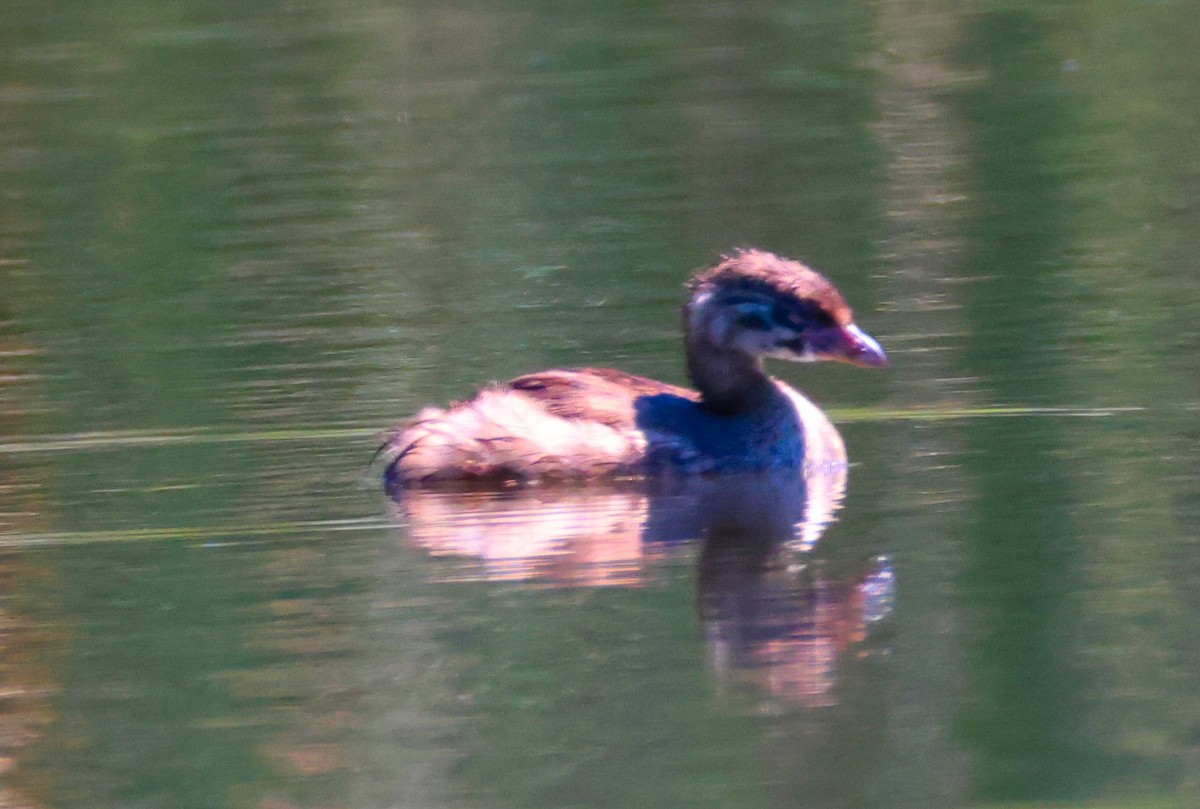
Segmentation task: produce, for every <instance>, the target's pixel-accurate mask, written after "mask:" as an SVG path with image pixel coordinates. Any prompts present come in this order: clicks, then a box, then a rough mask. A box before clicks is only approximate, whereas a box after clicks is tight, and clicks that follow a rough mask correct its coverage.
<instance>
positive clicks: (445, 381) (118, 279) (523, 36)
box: [0, 0, 1200, 809]
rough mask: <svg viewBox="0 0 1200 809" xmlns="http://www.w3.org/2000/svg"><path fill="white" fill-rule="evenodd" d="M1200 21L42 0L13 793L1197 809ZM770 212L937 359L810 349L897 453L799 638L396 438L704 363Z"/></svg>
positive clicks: (770, 587) (14, 544)
mask: <svg viewBox="0 0 1200 809" xmlns="http://www.w3.org/2000/svg"><path fill="white" fill-rule="evenodd" d="M1198 12H1200V7H1198V6H1197V4H1196V3H1195V2H1191V1H1190V0H1179V1H1178V2H1171V0H1159V1H1158V2H1151V1H1149V0H1136V1H1135V0H1112V1H1111V2H1092V3H1079V2H1056V1H1054V0H1049V1H1048V0H1038V2H1033V1H1032V0H1029V1H1028V2H1015V1H1013V2H1000V1H999V0H997V1H996V2H991V1H990V0H982V1H981V2H970V3H964V2H949V1H948V0H946V1H943V0H927V1H922V2H916V1H915V0H909V2H900V1H898V0H874V2H871V3H861V2H850V1H849V0H795V1H794V2H758V1H757V0H749V1H746V0H742V1H741V2H706V1H702V2H694V3H679V2H675V3H641V2H614V3H600V4H597V3H578V2H559V3H538V2H528V3H493V4H483V3H478V4H477V3H465V2H453V0H451V1H450V2H420V1H419V0H418V1H416V2H395V3H392V2H386V1H385V0H363V1H362V2H357V1H355V0H332V2H320V3H318V2H310V1H309V0H288V1H287V2H275V1H273V0H263V1H262V2H257V3H253V4H246V3H240V2H227V1H223V0H218V1H217V2H190V1H189V0H178V1H177V2H171V3H162V2H141V1H140V0H115V1H113V2H106V3H90V4H89V3H51V2H38V1H37V0H30V1H26V0H16V1H15V2H11V3H9V4H8V5H7V6H6V8H5V15H4V16H5V24H4V26H3V27H2V28H0V807H4V809H8V808H9V807H38V808H39V809H40V807H84V806H87V807H91V806H96V807H108V806H112V807H116V806H120V807H152V806H153V807H157V806H163V807H167V806H170V807H225V806H229V807H262V809H290V808H291V807H305V808H307V807H392V806H396V807H401V806H403V807H469V806H487V807H507V806H511V807H530V806H556V807H575V806H578V807H601V806H612V807H640V806H691V807H707V806H712V807H777V806H778V807H784V806H786V807H823V808H824V807H922V808H925V807H961V806H999V805H1003V806H1008V807H1011V806H1021V807H1032V806H1042V805H1044V804H1045V803H1047V802H1051V801H1054V802H1065V803H1064V804H1063V805H1068V806H1086V807H1104V808H1105V809H1134V808H1141V809H1146V808H1148V807H1155V808H1156V809H1157V808H1161V807H1190V806H1195V805H1196V803H1197V800H1198V795H1200V697H1198V696H1197V695H1198V694H1200V645H1198V644H1197V643H1196V637H1197V635H1198V632H1200V584H1197V582H1200V555H1198V554H1197V548H1198V544H1200V530H1198V529H1200V450H1198V449H1197V444H1198V439H1200V422H1198V421H1197V411H1198V409H1200V326H1198V325H1197V324H1200V273H1198V272H1197V268H1196V258H1195V257H1196V255H1197V251H1198V248H1200V216H1198V214H1200V138H1197V136H1196V133H1197V131H1200V29H1198V28H1197V26H1196V22H1195V20H1196V18H1197V17H1196V15H1197V13H1198ZM749 245H756V246H761V247H764V248H768V249H772V250H775V251H778V252H780V253H783V254H786V255H790V256H793V257H796V258H802V259H805V260H807V261H809V262H811V263H813V264H814V265H816V266H818V267H820V268H822V269H823V270H824V271H825V272H827V273H828V274H829V275H830V276H832V277H833V278H834V279H835V280H836V281H837V283H838V285H839V286H840V287H841V289H842V291H843V292H844V293H845V295H846V297H847V299H848V300H849V301H850V303H851V304H852V305H853V306H854V307H855V310H856V316H857V320H858V322H859V323H860V324H861V325H862V326H863V327H864V328H866V329H867V330H868V331H870V332H871V333H872V334H873V335H875V336H876V337H877V338H878V339H879V340H880V342H881V343H882V344H883V345H884V346H885V347H886V348H887V350H888V352H889V354H890V355H891V357H892V361H893V366H892V367H891V368H890V369H888V370H887V371H885V372H870V373H868V372H866V371H863V370H861V369H856V368H851V367H848V366H838V367H828V366H821V367H812V366H809V367H795V366H788V367H775V368H774V369H773V370H774V372H776V373H778V374H779V375H781V376H782V377H784V378H786V379H787V380H788V381H790V382H792V383H794V384H796V385H798V386H800V387H802V388H803V389H804V390H806V391H807V392H808V393H810V394H811V395H812V397H813V398H814V399H816V400H817V401H818V402H820V403H821V404H822V406H824V407H825V408H826V409H827V410H828V412H830V414H831V415H832V416H833V417H834V419H835V420H836V421H837V422H838V423H839V426H840V427H841V428H842V430H843V434H844V436H845V438H846V441H847V445H848V447H849V452H850V456H851V460H852V462H853V464H854V465H853V467H852V469H851V473H850V483H849V489H848V494H847V495H846V499H845V503H844V507H843V510H842V512H841V514H840V519H839V521H838V522H837V523H836V524H834V525H832V526H831V527H829V529H828V531H826V532H825V535H824V537H823V538H822V539H821V542H820V544H819V546H818V548H817V550H816V551H814V552H813V553H812V554H810V555H809V556H808V557H806V559H805V560H804V561H803V564H802V566H803V567H804V568H805V571H806V572H805V573H804V575H803V576H802V577H800V578H789V576H791V574H792V573H794V572H795V571H790V570H789V571H785V572H784V574H781V576H782V578H780V579H778V580H776V579H772V580H771V581H770V582H769V583H768V584H767V585H763V587H764V589H763V590H761V591H756V592H759V594H760V595H762V593H768V591H769V593H768V595H763V596H762V597H763V598H764V599H767V600H768V601H770V603H771V604H781V603H785V602H786V604H787V605H788V606H787V609H791V610H800V611H801V613H802V614H799V615H798V617H795V618H794V622H798V623H799V624H803V625H804V626H805V627H808V631H809V634H808V635H806V638H807V640H806V641H805V644H807V645H804V644H802V645H801V646H792V647H788V648H789V649H790V650H791V651H787V650H785V651H782V652H780V651H779V646H778V644H776V643H774V640H777V638H774V637H773V636H772V638H771V641H772V642H765V641H764V639H763V637H756V636H755V632H760V634H761V633H763V632H766V630H763V629H762V627H763V625H762V624H760V623H757V622H755V621H751V622H750V623H749V624H746V625H740V624H739V626H741V629H740V630H739V631H742V630H744V631H746V632H747V633H749V635H748V639H747V638H742V641H744V642H745V643H746V644H749V645H750V646H752V647H753V649H754V654H752V655H749V657H744V656H743V657H739V658H738V660H736V661H734V663H730V662H729V660H727V659H725V658H724V657H722V651H723V650H727V643H726V640H727V636H726V635H724V634H722V631H718V630H719V629H720V627H719V626H718V624H719V623H720V622H719V621H714V620H712V615H713V613H712V612H711V604H710V611H705V609H700V610H698V608H697V601H698V595H699V594H703V593H707V592H709V591H708V590H707V589H706V587H707V586H708V584H709V583H711V581H712V580H711V579H710V578H706V574H705V571H706V570H707V569H708V568H706V567H705V563H704V561H703V560H702V559H700V558H699V557H700V556H701V555H700V554H699V553H698V551H697V548H696V543H695V542H694V540H695V537H694V536H691V537H689V536H687V535H686V532H683V533H684V534H685V535H683V536H679V537H675V538H674V539H673V541H670V542H667V541H664V542H662V543H658V544H655V545H653V546H652V545H651V543H648V542H646V541H644V537H643V536H642V535H640V534H639V531H640V530H641V529H642V528H643V527H644V526H642V523H641V522H640V520H641V516H639V515H641V514H642V512H641V511H639V509H642V508H643V507H644V504H641V503H640V502H639V501H637V500H636V498H633V499H632V500H631V499H628V498H627V496H626V495H623V494H614V495H613V498H615V499H612V498H610V499H603V498H600V499H589V500H585V501H583V502H581V503H573V504H572V505H571V506H570V509H566V508H565V507H556V508H558V509H559V510H558V511H557V512H556V513H558V514H562V513H570V514H571V515H574V516H575V517H578V518H579V519H590V520H592V521H593V522H598V523H599V524H602V525H604V526H614V525H619V526H623V527H618V528H606V529H605V531H604V532H603V533H605V535H606V536H607V537H609V539H608V540H605V541H604V542H602V543H601V544H600V545H598V546H595V547H594V548H593V546H591V545H589V546H587V547H588V548H593V549H594V550H596V552H595V553H594V554H592V555H590V556H588V555H587V554H585V553H583V552H582V551H579V552H574V551H573V552H572V553H573V554H574V555H572V553H566V552H564V551H563V547H562V546H561V541H560V540H555V541H559V544H557V545H556V544H554V542H551V543H550V545H551V546H552V547H549V550H545V549H542V550H538V551H537V552H536V553H531V554H528V555H522V554H524V553H525V551H521V550H518V551H513V550H512V549H511V548H509V549H508V550H507V551H504V552H503V553H500V552H493V551H491V550H486V549H485V550H481V548H485V546H486V547H487V548H491V547H492V545H488V541H484V542H483V544H482V545H481V544H479V543H476V544H470V543H465V544H464V543H457V544H453V547H451V544H447V543H445V542H443V543H442V544H439V540H438V538H437V537H438V536H441V537H442V538H443V539H444V538H445V536H446V534H445V533H441V534H438V533H437V532H434V535H433V536H432V537H431V535H430V534H428V533H420V532H417V531H415V530H414V529H413V527H412V522H411V519H412V515H411V514H410V515H408V517H407V518H405V517H404V515H400V516H399V517H398V516H397V515H396V514H395V510H394V509H393V508H392V507H391V505H390V504H389V502H388V500H387V499H386V498H385V497H384V495H383V493H382V492H381V491H380V487H379V485H378V472H379V470H378V468H369V467H368V462H369V460H370V456H371V453H372V451H373V450H374V449H375V447H376V445H377V444H378V435H379V433H380V432H381V431H382V430H383V429H385V428H386V427H388V426H389V425H391V424H394V423H396V422H397V421H399V420H400V419H401V418H403V417H404V416H407V415H409V414H411V413H413V412H415V411H416V410H417V409H418V408H419V407H421V406H422V405H423V404H425V403H427V402H444V401H448V400H451V399H456V398H461V397H464V396H466V395H469V393H470V392H471V391H472V389H473V388H474V387H475V386H477V385H478V384H481V383H484V382H486V381H488V380H494V379H504V378H507V377H510V376H513V375H516V374H519V373H522V372H526V371H531V370H536V369H538V368H542V367H548V366H564V365H565V366H579V365H604V366H617V367H621V368H623V369H626V370H629V371H633V372H636V373H642V374H646V375H650V376H654V377H658V378H662V379H666V380H669V381H673V382H684V381H685V379H684V376H683V369H682V351H681V346H680V343H679V335H678V307H679V305H680V304H681V303H682V300H683V290H682V284H683V281H684V280H685V279H686V277H687V275H688V273H689V272H690V271H691V270H693V269H695V268H697V267H700V266H703V265H704V264H706V263H708V262H710V261H711V260H713V259H714V258H715V257H716V256H717V255H719V254H720V252H721V251H723V250H728V249H730V248H732V247H735V246H749ZM622 498H626V499H622ZM437 505H438V504H437V503H436V502H435V503H433V505H432V506H431V507H430V508H432V509H434V510H435V511H436V507H437ZM493 505H494V504H490V505H489V504H487V503H485V504H482V505H480V506H479V508H478V511H477V512H472V511H470V509H466V510H464V508H465V507H463V506H462V505H461V504H458V505H455V506H454V508H452V509H450V510H449V512H448V513H449V517H447V512H446V511H437V513H436V515H435V516H434V517H432V518H431V519H433V520H434V524H435V525H436V524H439V523H437V522H436V521H437V520H439V519H440V520H444V519H451V518H452V519H453V520H458V521H459V523H458V524H461V523H463V522H464V521H465V523H466V524H467V526H468V528H469V529H470V531H471V532H474V533H473V534H472V536H475V537H476V538H477V539H478V538H479V537H483V538H484V540H489V538H490V540H491V541H493V543H492V544H493V545H494V544H495V540H496V539H497V537H498V534H497V533H496V531H497V529H496V528H495V525H494V522H489V520H490V519H491V518H490V517H489V512H488V509H489V508H491V507H492V506H493ZM428 513H432V512H428ZM580 514H583V515H584V516H583V517H579V515H580ZM588 515H590V516H588ZM622 515H624V516H622ZM622 520H623V522H622ZM594 529H595V526H594V525H591V524H589V527H588V528H586V529H582V530H580V531H578V532H577V533H579V534H588V533H589V532H592V533H595V531H594ZM560 539H561V537H560ZM675 540H677V541H675ZM571 547H575V546H571ZM496 553H500V555H502V556H503V557H504V559H506V560H508V562H506V564H504V565H499V566H497V565H496V564H493V563H492V562H491V561H489V560H488V559H486V558H485V557H487V556H488V555H489V554H491V555H493V556H494V555H495V554H496ZM505 554H507V555H505ZM584 556H587V561H586V564H584V563H580V564H576V563H575V561H573V560H577V559H580V558H583V557H584ZM514 557H517V558H518V561H517V562H515V563H512V559H513V558H514ZM547 560H552V561H553V564H551V562H550V561H547ZM597 560H599V561H597ZM698 566H699V567H698ZM712 569H714V570H718V571H723V570H727V569H728V568H727V567H721V566H719V565H718V566H716V567H715V568H712ZM785 574H786V575H785ZM801 579H803V581H801ZM881 582H887V583H888V584H887V588H886V590H887V592H886V598H884V601H886V602H887V603H886V605H884V606H881V607H880V608H879V609H877V610H875V612H874V613H872V611H871V608H870V604H871V603H872V601H871V598H872V596H871V593H872V592H874V591H873V590H872V588H877V585H880V583H881ZM797 594H799V595H797ZM801 601H803V603H802V604H801ZM722 603H727V602H722ZM755 603H767V601H761V602H755ZM864 604H866V605H867V606H866V607H864V606H863V605H864ZM823 605H824V606H823ZM847 605H849V606H847ZM827 607H828V608H827ZM722 609H731V608H728V607H721V608H719V609H718V612H720V610H722ZM780 609H783V608H782V607H781V608H780ZM789 614H791V613H789ZM721 615H725V616H727V615H728V613H727V612H726V613H721ZM847 615H850V616H852V617H851V618H844V616H847ZM839 616H842V617H839ZM853 616H857V617H853ZM877 619H881V620H877ZM866 624H871V626H870V627H868V626H866ZM714 627H717V629H714ZM767 634H769V632H767ZM776 653H778V654H776ZM772 654H775V655H776V657H775V658H772V659H774V660H776V663H777V662H778V659H779V656H780V655H782V657H784V658H787V660H789V661H791V662H787V663H785V664H783V665H782V666H780V665H776V664H769V663H766V662H763V661H764V660H765V659H766V657H770V656H771V655H772ZM789 655H792V657H789ZM764 656H765V657H764ZM735 669H737V670H740V673H735V672H734V671H733V670H735ZM764 672H767V673H769V675H770V676H764V674H763V673H764ZM780 672H785V673H787V674H786V676H782V675H780ZM1055 805H1060V804H1059V803H1056V804H1055Z"/></svg>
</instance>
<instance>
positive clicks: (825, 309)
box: [684, 250, 888, 367]
mask: <svg viewBox="0 0 1200 809" xmlns="http://www.w3.org/2000/svg"><path fill="white" fill-rule="evenodd" d="M689 288H690V289H691V293H692V298H691V300H690V301H689V302H688V304H687V305H686V306H685V307H684V328H685V329H686V330H687V333H688V343H689V349H690V350H692V349H694V350H697V351H703V350H716V351H720V352H734V353H736V354H740V355H743V356H745V357H746V358H748V359H752V360H753V361H754V362H757V361H758V359H759V358H761V357H776V358H778V359H785V360H791V361H793V362H813V361H816V360H840V361H842V362H849V363H853V364H854V365H861V366H866V367H880V366H884V365H887V364H888V358H887V354H885V353H884V351H883V348H882V347H881V346H880V345H879V343H877V342H876V341H875V340H874V339H873V338H872V337H871V336H870V335H869V334H867V333H866V332H864V331H863V330H862V329H860V328H858V326H856V325H855V324H854V318H853V313H852V312H851V310H850V307H849V306H848V305H847V304H846V301H845V300H844V299H843V298H842V294H841V293H840V292H838V290H837V287H835V286H834V285H833V284H832V283H831V282H830V281H829V279H827V278H825V276H823V275H821V274H820V273H819V272H817V271H816V270H814V269H812V268H810V267H808V266H806V265H804V264H801V263H800V262H799V261H792V260H790V259H786V258H782V257H780V256H777V255H775V254H774V253H768V252H766V251H765V250H738V251H736V252H734V253H733V254H732V255H728V256H724V257H723V258H722V260H721V261H720V262H719V263H718V264H716V265H715V266H713V267H710V268H708V269H706V270H703V271H702V272H700V273H699V274H698V275H696V277H695V278H693V279H692V281H691V283H690V284H689ZM701 345H703V346H704V348H701ZM693 359H696V358H693Z"/></svg>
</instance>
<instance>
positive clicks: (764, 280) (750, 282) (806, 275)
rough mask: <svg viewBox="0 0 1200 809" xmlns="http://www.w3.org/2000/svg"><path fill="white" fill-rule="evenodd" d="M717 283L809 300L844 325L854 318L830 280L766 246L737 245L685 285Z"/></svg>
mask: <svg viewBox="0 0 1200 809" xmlns="http://www.w3.org/2000/svg"><path fill="white" fill-rule="evenodd" d="M717 285H721V286H731V287H733V288H745V289H766V290H767V291H769V292H772V293H774V294H776V295H781V296H785V297H792V298H798V299H802V300H810V301H813V302H815V303H816V304H817V305H819V306H820V307H821V308H822V309H824V310H825V311H826V312H828V313H829V314H830V315H831V316H832V317H833V319H834V321H836V322H837V323H838V324H840V325H843V326H844V325H846V324H848V323H850V322H852V321H853V319H854V313H853V312H852V311H851V309H850V307H849V306H848V305H847V304H846V301H845V299H844V298H842V293H841V292H839V291H838V289H837V287H835V286H834V285H833V282H832V281H830V280H829V279H828V278H826V277H825V276H823V275H821V273H819V272H817V271H816V270H814V269H813V268H811V267H809V266H808V265H806V264H803V263H801V262H799V261H793V260H792V259H789V258H783V257H782V256H777V255H775V254H774V253H769V252H767V251H766V250H757V249H754V248H750V249H738V250H735V251H734V252H733V253H732V254H730V255H723V256H721V260H720V261H719V262H718V263H717V264H715V265H714V266H712V267H709V268H708V269H705V270H702V271H700V272H699V273H697V274H696V276H695V277H694V278H692V280H691V281H690V282H689V284H688V288H689V289H690V290H691V291H692V292H696V291H697V290H700V289H702V288H704V287H707V286H717Z"/></svg>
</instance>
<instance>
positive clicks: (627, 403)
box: [508, 368, 700, 428]
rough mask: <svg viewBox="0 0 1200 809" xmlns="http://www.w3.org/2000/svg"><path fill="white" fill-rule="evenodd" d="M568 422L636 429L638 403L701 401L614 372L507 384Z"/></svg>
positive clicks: (559, 374) (540, 376)
mask: <svg viewBox="0 0 1200 809" xmlns="http://www.w3.org/2000/svg"><path fill="white" fill-rule="evenodd" d="M508 386H509V387H510V388H512V389H513V390H519V391H521V392H522V393H524V394H526V395H527V396H531V397H533V398H534V399H536V400H538V402H540V403H541V405H542V407H544V408H545V409H546V411H547V412H549V413H553V414H554V415H556V416H560V417H561V418H565V419H583V420H586V421H595V422H599V423H601V424H606V425H608V426H610V427H616V428H632V427H635V426H636V415H637V413H636V406H635V402H636V401H637V400H638V399H640V398H642V397H644V396H660V395H663V394H666V395H670V396H678V397H680V398H683V399H688V400H691V401H699V399H700V396H699V394H697V393H696V392H695V391H693V390H688V389H687V388H681V387H679V386H678V385H670V384H667V383H666V382H659V381H658V380H656V379H650V378H648V377H644V376H638V375H637V374H628V373H625V372H624V371H618V370H616V369H613V368H579V369H574V370H562V371H559V370H554V371H539V372H537V373H533V374H526V375H525V376H519V377H517V378H516V379H514V380H512V381H511V382H509V383H508Z"/></svg>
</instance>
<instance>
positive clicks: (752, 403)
mask: <svg viewBox="0 0 1200 809" xmlns="http://www.w3.org/2000/svg"><path fill="white" fill-rule="evenodd" d="M686 345H687V372H688V377H689V378H690V379H691V380H692V384H693V385H695V386H696V389H697V390H698V391H700V399H701V403H702V405H703V406H704V407H705V408H706V409H708V410H711V411H713V412H714V413H719V414H721V415H723V416H734V415H737V414H739V413H745V412H747V411H749V410H753V409H754V408H756V407H758V406H760V405H763V404H765V403H767V402H768V401H769V400H770V399H771V396H772V393H773V392H774V386H773V385H772V383H771V380H770V379H769V378H768V377H767V375H766V373H765V372H764V371H763V367H762V360H761V359H759V358H757V357H751V356H749V355H747V354H745V353H744V352H741V351H734V350H731V349H729V348H725V347H723V346H718V345H716V344H715V343H713V342H712V341H711V340H708V339H706V338H704V337H702V336H700V335H696V334H691V333H689V334H688V335H687V338H686Z"/></svg>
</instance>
